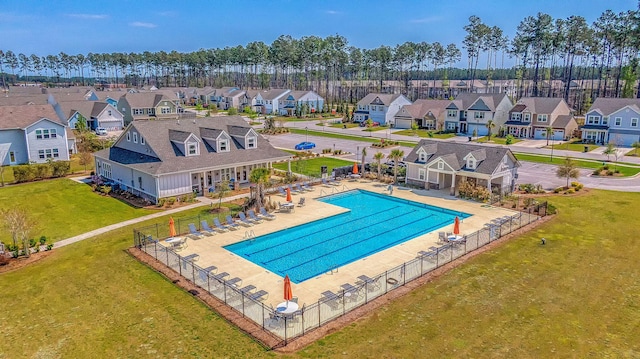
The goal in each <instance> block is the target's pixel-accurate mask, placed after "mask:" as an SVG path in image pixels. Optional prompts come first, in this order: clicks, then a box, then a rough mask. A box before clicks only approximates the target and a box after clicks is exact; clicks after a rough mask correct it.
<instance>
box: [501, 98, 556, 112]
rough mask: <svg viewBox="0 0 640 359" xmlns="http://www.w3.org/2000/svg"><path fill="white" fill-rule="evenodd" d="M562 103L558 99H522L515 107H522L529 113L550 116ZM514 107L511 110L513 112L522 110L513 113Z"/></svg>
mask: <svg viewBox="0 0 640 359" xmlns="http://www.w3.org/2000/svg"><path fill="white" fill-rule="evenodd" d="M562 101H564V99H562V98H558V97H523V98H521V99H520V100H518V102H517V103H516V106H522V105H524V108H526V109H527V110H529V111H530V112H531V113H536V114H537V113H541V114H550V113H552V112H553V111H554V110H555V109H556V108H557V107H558V106H560V104H561V103H562ZM516 106H514V108H513V109H512V111H513V112H522V111H523V110H524V108H523V109H522V110H520V111H515V110H516V108H515V107H516ZM518 108H520V107H518Z"/></svg>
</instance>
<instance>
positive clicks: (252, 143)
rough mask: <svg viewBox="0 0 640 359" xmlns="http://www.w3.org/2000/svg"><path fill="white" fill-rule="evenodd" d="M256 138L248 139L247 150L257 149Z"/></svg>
mask: <svg viewBox="0 0 640 359" xmlns="http://www.w3.org/2000/svg"><path fill="white" fill-rule="evenodd" d="M256 147H257V146H256V138H255V137H253V136H252V137H248V138H247V148H256Z"/></svg>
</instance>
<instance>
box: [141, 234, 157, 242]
mask: <svg viewBox="0 0 640 359" xmlns="http://www.w3.org/2000/svg"><path fill="white" fill-rule="evenodd" d="M144 240H145V241H146V242H147V243H158V240H157V239H153V236H152V235H148V236H145V237H144Z"/></svg>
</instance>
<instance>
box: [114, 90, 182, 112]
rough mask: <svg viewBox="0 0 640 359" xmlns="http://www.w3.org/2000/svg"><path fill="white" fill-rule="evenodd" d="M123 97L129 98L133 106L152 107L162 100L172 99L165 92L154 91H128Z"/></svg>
mask: <svg viewBox="0 0 640 359" xmlns="http://www.w3.org/2000/svg"><path fill="white" fill-rule="evenodd" d="M123 97H125V98H126V99H127V102H128V103H129V106H131V108H152V107H156V106H157V105H158V103H160V101H171V99H169V98H168V97H166V96H164V95H163V94H159V93H153V92H141V93H126V94H125V95H124V96H123Z"/></svg>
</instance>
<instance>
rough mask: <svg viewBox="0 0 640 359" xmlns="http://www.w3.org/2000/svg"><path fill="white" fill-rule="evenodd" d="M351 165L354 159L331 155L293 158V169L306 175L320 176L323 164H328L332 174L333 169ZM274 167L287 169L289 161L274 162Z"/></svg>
mask: <svg viewBox="0 0 640 359" xmlns="http://www.w3.org/2000/svg"><path fill="white" fill-rule="evenodd" d="M349 165H353V161H346V160H341V159H338V158H330V157H315V158H310V159H306V160H292V161H291V171H293V172H295V173H298V174H302V175H305V176H312V177H320V175H321V173H320V167H321V166H327V169H328V171H329V174H331V169H333V168H335V167H343V166H349ZM273 168H275V169H279V170H282V171H287V169H288V164H287V162H280V163H274V164H273Z"/></svg>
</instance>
